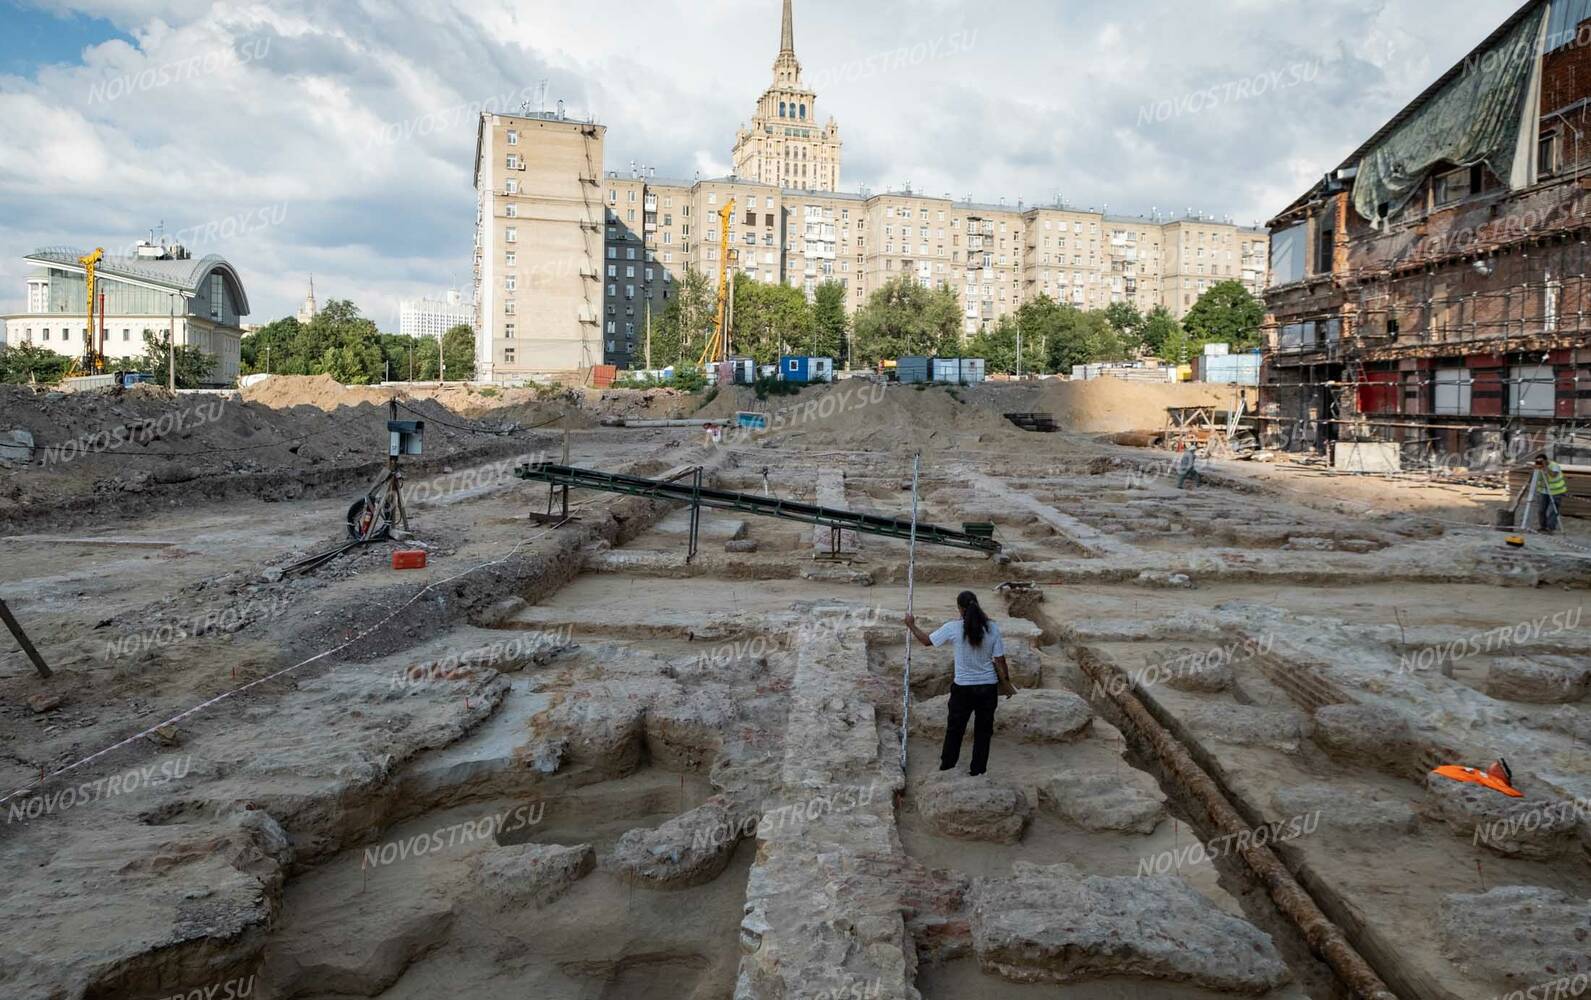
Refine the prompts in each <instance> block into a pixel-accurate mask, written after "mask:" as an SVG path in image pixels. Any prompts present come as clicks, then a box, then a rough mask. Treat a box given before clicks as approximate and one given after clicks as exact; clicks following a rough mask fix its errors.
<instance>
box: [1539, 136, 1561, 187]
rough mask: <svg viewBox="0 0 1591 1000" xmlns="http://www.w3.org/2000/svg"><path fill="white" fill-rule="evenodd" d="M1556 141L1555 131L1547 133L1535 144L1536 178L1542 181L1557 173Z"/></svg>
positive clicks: (1557, 137)
mask: <svg viewBox="0 0 1591 1000" xmlns="http://www.w3.org/2000/svg"><path fill="white" fill-rule="evenodd" d="M1558 139H1559V133H1558V132H1557V131H1552V132H1548V133H1546V134H1545V135H1543V136H1542V137H1541V138H1540V139H1539V140H1538V141H1537V143H1536V177H1537V179H1538V180H1539V179H1542V178H1546V177H1551V176H1552V175H1554V174H1556V173H1557V172H1558Z"/></svg>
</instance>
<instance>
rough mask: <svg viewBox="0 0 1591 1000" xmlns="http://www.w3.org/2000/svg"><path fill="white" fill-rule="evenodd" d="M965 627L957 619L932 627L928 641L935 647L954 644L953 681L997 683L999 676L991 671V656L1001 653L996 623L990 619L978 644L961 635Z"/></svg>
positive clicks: (1003, 649)
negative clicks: (954, 677) (980, 642)
mask: <svg viewBox="0 0 1591 1000" xmlns="http://www.w3.org/2000/svg"><path fill="white" fill-rule="evenodd" d="M965 628H966V625H965V623H964V622H962V620H961V619H960V618H957V619H955V620H954V621H948V622H945V623H944V624H943V625H941V626H939V627H938V628H937V629H934V632H933V634H932V635H930V636H929V637H928V640H929V641H930V642H932V643H933V644H934V645H935V646H943V645H944V644H945V643H947V642H954V643H955V644H956V683H957V684H960V685H963V686H966V685H968V684H998V683H1000V675H999V674H997V673H995V670H994V658H995V657H996V656H1004V655H1005V640H1004V639H1002V638H1001V637H1000V626H998V625H996V624H995V623H994V622H993V621H990V622H989V627H988V629H986V630H985V632H984V636H983V643H982V645H978V646H974V645H973V644H972V643H970V642H968V641H967V637H966V636H965V635H964V634H963V631H964V629H965Z"/></svg>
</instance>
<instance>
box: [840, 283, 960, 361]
mask: <svg viewBox="0 0 1591 1000" xmlns="http://www.w3.org/2000/svg"><path fill="white" fill-rule="evenodd" d="M854 325H855V330H856V337H855V339H854V342H853V343H854V351H853V360H859V361H865V362H867V363H869V364H876V363H878V362H880V361H883V360H884V359H886V358H899V357H901V356H903V355H913V354H936V353H947V354H954V353H959V352H960V344H961V304H960V302H958V301H957V299H956V293H955V292H953V291H951V290H950V287H949V286H948V285H940V286H939V287H938V288H934V289H928V288H924V287H923V286H922V284H921V283H920V282H918V281H917V280H916V279H915V278H912V277H910V276H909V275H908V276H905V277H900V278H896V279H895V280H893V281H888V282H885V283H884V285H883V287H881V288H879V289H878V290H877V291H875V292H874V293H873V294H872V296H870V297H869V298H868V300H867V304H866V305H864V306H863V307H862V308H861V309H860V310H859V311H858V312H857V314H856V319H855V324H854Z"/></svg>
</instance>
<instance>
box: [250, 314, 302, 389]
mask: <svg viewBox="0 0 1591 1000" xmlns="http://www.w3.org/2000/svg"><path fill="white" fill-rule="evenodd" d="M298 337H299V327H298V320H297V319H295V318H293V317H292V316H287V317H284V318H282V319H279V320H274V321H273V322H270V323H267V324H265V325H264V326H262V327H260V328H259V329H258V330H255V331H254V332H253V333H249V334H244V336H243V340H242V341H241V343H240V344H239V350H238V358H239V364H240V368H241V370H242V374H244V375H254V374H257V373H259V372H271V373H273V374H289V375H307V374H309V372H308V371H307V369H305V368H304V367H303V365H302V364H299V365H298V366H297V367H296V368H295V366H294V362H295V360H296V356H295V353H294V344H295V342H296V341H297V340H298Z"/></svg>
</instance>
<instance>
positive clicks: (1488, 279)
mask: <svg viewBox="0 0 1591 1000" xmlns="http://www.w3.org/2000/svg"><path fill="white" fill-rule="evenodd" d="M1588 105H1591V0H1535V2H1532V3H1529V4H1526V5H1525V6H1524V7H1523V8H1521V9H1520V10H1519V11H1517V12H1516V13H1515V14H1514V15H1513V16H1512V17H1511V18H1509V19H1508V21H1506V22H1505V23H1504V24H1503V25H1502V26H1501V27H1499V28H1498V29H1497V30H1496V31H1495V32H1493V33H1492V34H1491V36H1490V37H1488V38H1487V39H1486V40H1485V41H1484V42H1482V43H1481V44H1480V45H1479V46H1477V47H1476V48H1475V50H1474V51H1473V52H1471V53H1470V54H1469V55H1468V56H1467V57H1465V59H1464V60H1463V61H1462V62H1461V63H1459V64H1458V65H1457V66H1454V67H1453V68H1452V69H1450V70H1448V72H1447V73H1445V74H1444V75H1443V76H1442V77H1441V78H1440V79H1439V80H1437V81H1436V82H1435V83H1434V84H1432V85H1431V86H1430V87H1429V88H1428V89H1426V91H1425V92H1424V93H1422V94H1420V95H1419V97H1417V98H1416V99H1415V100H1414V101H1413V102H1412V103H1410V104H1409V105H1408V107H1406V108H1404V109H1403V110H1402V111H1401V112H1399V113H1398V114H1397V116H1396V117H1394V118H1393V119H1392V120H1391V121H1389V122H1387V123H1386V124H1385V125H1384V126H1382V127H1381V129H1380V130H1379V131H1377V132H1376V133H1375V134H1374V135H1372V136H1371V137H1370V138H1369V139H1368V140H1366V141H1365V143H1364V144H1363V145H1362V146H1360V147H1359V148H1358V149H1357V150H1355V151H1354V152H1353V153H1352V154H1351V155H1350V156H1349V157H1347V159H1345V160H1344V161H1343V162H1342V164H1341V165H1340V166H1339V167H1338V168H1337V169H1335V170H1333V171H1331V172H1330V173H1328V174H1326V175H1325V177H1323V178H1322V179H1321V181H1320V182H1319V183H1317V184H1316V185H1315V186H1314V187H1313V188H1311V189H1310V190H1309V191H1308V192H1307V193H1306V194H1304V195H1303V196H1302V197H1300V198H1299V199H1298V200H1297V201H1295V202H1293V204H1291V205H1289V206H1288V207H1287V208H1286V209H1285V210H1284V211H1283V212H1282V213H1281V214H1279V215H1278V216H1276V218H1275V219H1273V220H1272V221H1271V222H1270V224H1269V228H1270V231H1271V274H1272V277H1271V281H1272V284H1271V287H1270V288H1269V290H1268V292H1267V294H1266V311H1267V316H1266V349H1265V358H1264V374H1263V376H1262V384H1261V388H1260V404H1261V405H1260V414H1261V421H1262V423H1261V426H1262V428H1263V429H1264V438H1265V442H1266V444H1267V445H1268V446H1269V447H1273V448H1285V449H1289V450H1295V451H1297V450H1317V451H1321V452H1326V451H1328V450H1332V449H1331V445H1332V444H1333V442H1347V441H1360V442H1382V443H1383V444H1382V445H1378V446H1371V447H1369V448H1361V449H1341V448H1338V449H1335V450H1334V451H1335V454H1336V455H1337V461H1338V464H1339V466H1341V465H1344V464H1346V463H1344V461H1343V455H1344V453H1345V451H1347V452H1352V453H1354V454H1356V455H1363V454H1365V453H1367V452H1370V453H1375V454H1379V455H1380V456H1382V457H1383V458H1384V459H1385V460H1386V461H1388V462H1390V463H1392V464H1394V465H1396V466H1397V467H1400V468H1403V469H1410V468H1420V467H1428V466H1431V465H1433V464H1440V465H1444V466H1447V467H1456V466H1463V467H1468V468H1496V467H1497V466H1498V465H1500V464H1504V463H1509V464H1512V463H1515V462H1518V461H1519V460H1521V459H1523V458H1525V457H1527V456H1528V455H1529V454H1530V453H1533V452H1534V451H1536V450H1539V449H1541V448H1548V449H1550V450H1552V451H1554V452H1555V453H1556V454H1557V456H1558V457H1559V458H1560V459H1563V460H1565V461H1575V462H1584V461H1586V460H1587V459H1588V457H1591V434H1588V433H1580V434H1578V435H1577V434H1576V430H1575V427H1576V421H1577V420H1578V421H1579V422H1580V423H1588V422H1591V421H1588V420H1587V418H1591V317H1588V312H1591V284H1588V283H1587V278H1586V263H1587V261H1588V259H1591V252H1588V251H1591V246H1588V244H1587V232H1588V229H1591V215H1588V212H1591V200H1588V194H1587V192H1588V188H1591V169H1588V168H1591V134H1587V132H1588V130H1591V113H1588ZM1386 443H1396V445H1397V447H1396V448H1387V447H1385V444H1386Z"/></svg>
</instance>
